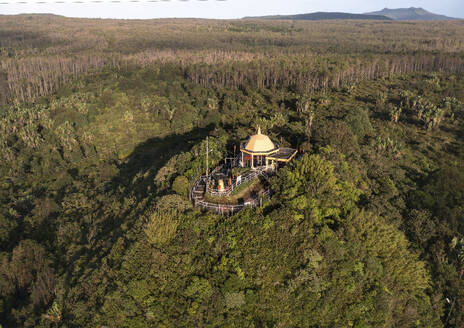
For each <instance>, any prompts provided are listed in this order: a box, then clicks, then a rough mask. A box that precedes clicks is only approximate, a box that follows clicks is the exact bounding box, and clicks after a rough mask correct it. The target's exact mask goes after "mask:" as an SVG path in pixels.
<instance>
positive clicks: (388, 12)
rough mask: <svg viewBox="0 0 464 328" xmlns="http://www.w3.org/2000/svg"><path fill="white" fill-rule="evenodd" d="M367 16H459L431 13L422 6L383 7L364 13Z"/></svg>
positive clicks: (433, 18)
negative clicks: (379, 9)
mask: <svg viewBox="0 0 464 328" xmlns="http://www.w3.org/2000/svg"><path fill="white" fill-rule="evenodd" d="M365 15H367V16H369V17H370V16H372V15H380V16H386V17H389V18H391V19H394V20H453V19H459V18H452V17H448V16H444V15H437V14H434V13H431V12H429V11H427V10H425V9H423V8H414V7H411V8H398V9H388V8H384V9H382V10H381V11H375V12H371V13H366V14H365Z"/></svg>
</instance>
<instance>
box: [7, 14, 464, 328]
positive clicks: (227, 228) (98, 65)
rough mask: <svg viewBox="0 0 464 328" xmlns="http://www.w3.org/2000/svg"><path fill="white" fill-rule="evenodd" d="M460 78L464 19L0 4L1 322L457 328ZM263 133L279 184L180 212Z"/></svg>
mask: <svg viewBox="0 0 464 328" xmlns="http://www.w3.org/2000/svg"><path fill="white" fill-rule="evenodd" d="M463 72H464V23H463V22H459V21H456V22H427V23H423V22H389V21H385V22H380V21H376V22H374V21H330V22H300V21H298V22H296V21H286V22H284V21H259V20H243V21H240V20H235V21H234V20H230V21H219V20H193V19H192V20H147V21H136V20H96V19H69V18H64V17H59V16H52V15H19V16H0V100H1V102H0V158H1V161H0V324H1V325H2V327H153V326H156V327H192V326H208V327H233V326H236V327H456V328H458V327H462V326H463V325H464V281H463V279H464V275H463V274H464V77H463V74H462V73H463ZM257 125H259V126H260V127H261V128H262V129H263V131H265V133H266V134H268V135H269V136H270V137H271V138H272V140H275V141H277V142H278V143H279V144H280V145H281V146H284V147H285V146H289V147H295V148H298V149H299V150H300V151H301V156H299V159H298V160H295V161H293V162H292V163H291V164H289V165H288V166H286V167H285V168H283V169H281V170H280V171H279V172H278V173H277V174H276V175H275V176H273V177H271V181H270V183H271V187H272V191H273V195H272V197H271V198H270V199H267V200H264V201H263V203H262V204H261V206H259V207H257V208H255V209H252V208H249V209H246V210H243V211H241V212H239V213H237V214H236V215H233V216H221V215H217V214H214V213H210V212H201V211H200V210H198V209H197V208H193V207H192V204H191V202H190V201H189V199H188V196H187V191H188V189H189V187H190V186H191V184H192V183H193V182H194V180H195V179H196V178H197V177H198V176H199V175H201V174H202V173H203V172H204V171H205V170H206V165H205V162H206V161H205V149H206V137H207V136H208V137H209V143H208V147H209V150H210V153H209V159H210V163H211V166H212V167H214V166H215V165H216V164H217V163H218V162H219V161H221V159H223V158H224V157H225V156H230V155H231V154H233V150H234V145H238V144H239V143H240V142H241V141H243V140H245V139H246V138H247V137H248V136H249V135H251V134H253V133H254V131H255V128H256V126H257ZM302 153H304V155H303V154H302Z"/></svg>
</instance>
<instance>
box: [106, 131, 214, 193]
mask: <svg viewBox="0 0 464 328" xmlns="http://www.w3.org/2000/svg"><path fill="white" fill-rule="evenodd" d="M213 129H214V125H213V124H210V125H208V126H205V127H198V128H195V129H193V130H191V131H189V132H186V133H182V134H177V133H174V134H170V135H168V136H166V137H162V138H160V137H155V138H150V139H148V140H146V141H144V142H143V143H141V144H139V145H138V146H136V147H135V148H134V150H133V151H132V153H131V154H130V155H129V156H128V157H127V158H126V159H125V160H124V162H123V163H121V164H120V166H119V174H118V175H117V176H116V177H115V178H113V180H112V181H111V182H110V187H111V188H118V187H119V186H124V187H125V188H126V189H128V190H127V192H129V193H130V194H132V195H134V196H136V197H137V199H141V198H145V197H147V193H148V192H153V194H155V193H156V190H153V188H154V184H153V181H154V178H155V176H156V174H157V173H158V171H159V170H160V169H161V168H162V167H163V166H164V165H165V164H166V163H167V162H168V161H169V160H170V159H171V158H172V157H173V156H175V155H178V154H180V153H182V152H186V151H189V150H190V149H191V148H192V147H193V146H194V145H195V144H196V143H198V142H200V141H202V140H204V139H205V138H206V136H208V135H209V134H210V132H211V131H212V130H213Z"/></svg>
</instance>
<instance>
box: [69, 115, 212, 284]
mask: <svg viewBox="0 0 464 328" xmlns="http://www.w3.org/2000/svg"><path fill="white" fill-rule="evenodd" d="M213 129H214V125H213V124H210V125H208V126H205V127H201V128H196V129H193V130H192V131H189V132H186V133H183V134H171V135H168V136H166V137H163V138H159V137H157V138H151V139H148V140H146V141H144V142H142V143H140V144H139V145H138V146H136V147H135V148H134V150H133V151H132V153H131V154H130V155H129V156H128V157H127V159H126V160H125V161H124V162H123V163H122V164H121V165H120V167H119V174H118V175H117V176H116V177H114V178H113V179H112V180H111V181H109V182H108V183H107V184H106V185H105V190H106V193H107V196H106V198H107V199H108V200H107V201H106V202H105V203H103V202H102V203H100V204H99V206H98V208H95V209H94V210H95V211H94V217H95V218H97V219H96V220H98V223H97V225H98V228H99V229H98V233H97V235H96V236H95V238H94V240H95V243H93V244H90V243H88V242H86V241H85V240H81V243H82V244H83V245H86V246H85V247H82V248H81V249H80V250H79V251H77V252H76V253H74V254H73V256H72V259H70V260H69V261H68V265H67V268H68V275H67V282H66V284H67V286H71V285H72V283H71V280H72V276H73V275H74V276H75V274H74V273H73V272H74V270H75V263H76V261H77V260H79V261H77V262H79V267H80V268H79V269H78V270H79V271H81V272H80V273H79V274H78V276H81V275H82V274H83V272H84V270H88V269H89V268H90V267H93V268H97V267H99V266H100V264H101V260H102V259H103V258H104V257H106V256H107V255H108V254H109V253H110V252H111V248H112V246H111V245H115V244H116V243H117V240H118V239H119V238H120V237H124V240H125V242H124V243H125V246H126V247H127V246H128V245H127V242H130V241H129V240H132V241H133V240H134V238H136V237H135V236H134V233H136V232H134V233H129V234H128V232H129V230H130V229H132V227H134V226H140V222H137V221H140V220H139V218H141V217H142V216H143V215H144V214H145V212H146V209H147V206H150V205H152V204H153V201H154V200H155V197H156V196H158V194H157V191H156V190H155V188H154V178H155V176H156V174H157V173H158V171H159V170H160V169H161V168H162V167H163V166H164V165H165V164H166V163H167V162H168V161H169V159H170V158H172V157H173V156H174V155H177V154H180V153H182V152H185V151H189V150H190V149H191V148H192V147H193V146H194V145H195V144H196V143H198V142H200V141H201V140H204V138H205V137H206V136H207V135H209V134H210V132H211V131H212V130H213ZM112 196H113V197H115V198H116V199H114V198H113V200H112V199H111V198H112ZM129 197H132V198H134V197H135V202H134V203H132V205H128V206H126V205H125V203H126V201H127V199H128V198H129ZM141 202H144V204H143V205H142V206H139V204H140V203H141ZM115 203H116V204H115ZM117 203H119V205H118V204H117ZM114 206H116V207H114ZM121 209H123V210H121ZM115 212H117V213H118V215H117V216H113V215H112V213H115ZM98 218H99V219H98ZM136 230H137V229H136ZM84 235H85V233H84ZM130 235H132V237H131V236H130ZM84 238H85V237H84ZM122 258H123V257H120V258H119V259H118V261H120V260H122Z"/></svg>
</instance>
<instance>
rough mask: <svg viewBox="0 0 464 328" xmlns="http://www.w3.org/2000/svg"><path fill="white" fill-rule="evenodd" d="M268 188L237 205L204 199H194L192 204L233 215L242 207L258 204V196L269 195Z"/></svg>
mask: <svg viewBox="0 0 464 328" xmlns="http://www.w3.org/2000/svg"><path fill="white" fill-rule="evenodd" d="M270 192H271V191H270V189H267V190H265V191H264V192H262V193H260V194H259V195H258V196H256V197H255V198H253V199H252V200H251V201H248V202H245V203H243V204H237V205H226V204H216V203H210V202H207V201H204V200H194V205H195V206H196V207H201V208H202V209H204V210H209V211H214V212H216V213H219V214H223V215H233V214H235V213H237V212H238V211H240V210H242V209H244V208H245V207H256V206H258V204H259V203H260V202H259V197H260V196H270Z"/></svg>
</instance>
